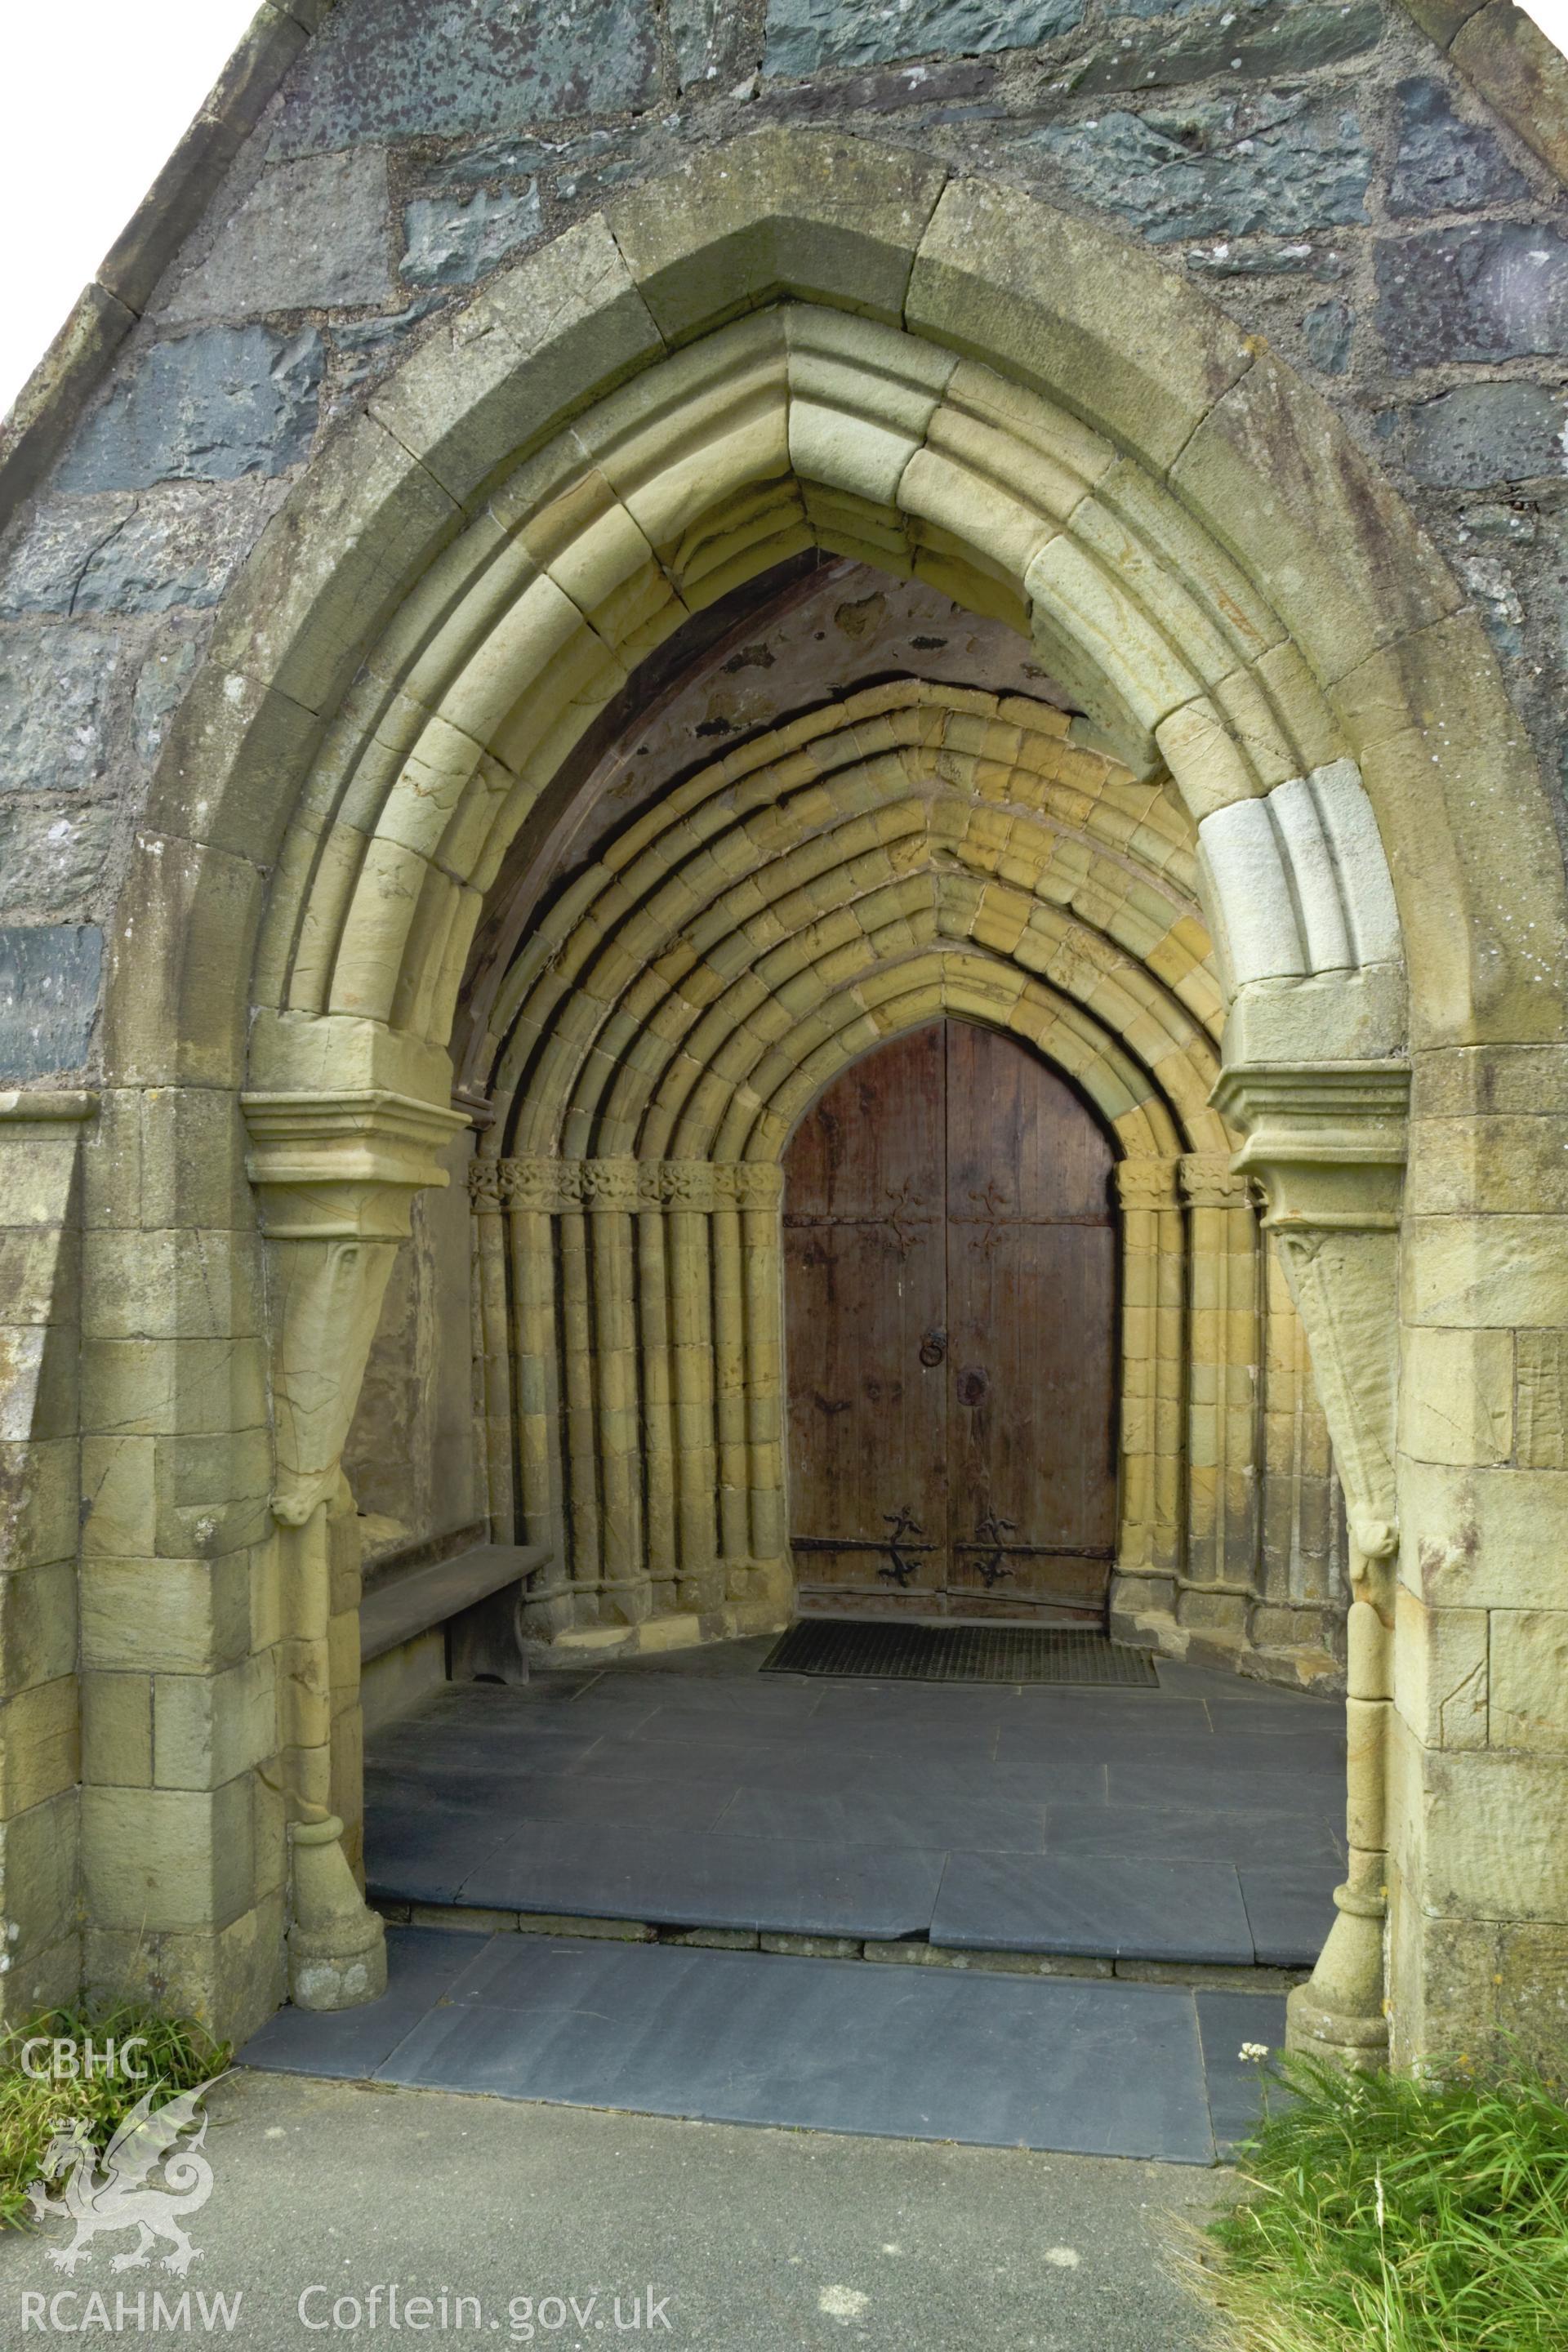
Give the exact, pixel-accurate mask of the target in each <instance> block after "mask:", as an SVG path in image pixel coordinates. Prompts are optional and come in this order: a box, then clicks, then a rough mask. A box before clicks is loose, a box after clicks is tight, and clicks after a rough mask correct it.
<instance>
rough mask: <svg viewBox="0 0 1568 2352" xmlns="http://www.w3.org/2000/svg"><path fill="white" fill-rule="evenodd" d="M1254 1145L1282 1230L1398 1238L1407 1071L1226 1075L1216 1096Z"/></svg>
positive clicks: (1331, 1065)
mask: <svg viewBox="0 0 1568 2352" xmlns="http://www.w3.org/2000/svg"><path fill="white" fill-rule="evenodd" d="M1211 1099H1212V1101H1213V1102H1214V1105H1215V1108H1216V1109H1217V1110H1218V1111H1219V1112H1220V1113H1221V1114H1222V1115H1223V1117H1224V1118H1226V1120H1227V1121H1228V1122H1229V1124H1230V1125H1231V1126H1232V1127H1234V1128H1237V1129H1240V1130H1241V1132H1242V1134H1243V1135H1244V1137H1245V1141H1244V1142H1243V1144H1242V1147H1241V1149H1240V1150H1239V1151H1238V1152H1237V1155H1236V1159H1235V1161H1234V1162H1233V1165H1234V1166H1235V1167H1237V1169H1245V1170H1247V1172H1248V1173H1249V1174H1251V1175H1254V1176H1256V1177H1257V1178H1258V1181H1259V1182H1260V1183H1261V1184H1262V1186H1263V1190H1264V1193H1265V1196H1266V1198H1267V1201H1268V1210H1267V1213H1266V1215H1265V1217H1264V1223H1265V1224H1267V1225H1270V1226H1272V1227H1274V1228H1276V1229H1279V1228H1281V1227H1285V1226H1290V1225H1300V1226H1310V1227H1312V1228H1314V1229H1316V1230H1318V1231H1320V1232H1325V1231H1329V1230H1331V1229H1333V1228H1342V1229H1343V1230H1345V1231H1348V1232H1352V1233H1366V1232H1371V1231H1376V1230H1383V1231H1386V1232H1390V1233H1392V1232H1394V1230H1395V1229H1396V1227H1397V1226H1398V1223H1399V1200H1400V1193H1401V1191H1402V1190H1403V1186H1404V1181H1405V1125H1406V1118H1407V1113H1408V1108H1409V1100H1410V1068H1409V1065H1408V1064H1407V1063H1405V1062H1273V1063H1266V1064H1256V1065H1253V1066H1249V1067H1241V1068H1237V1069H1229V1070H1222V1071H1221V1072H1220V1075H1219V1080H1218V1083H1217V1084H1216V1086H1215V1090H1214V1094H1213V1096H1212V1097H1211Z"/></svg>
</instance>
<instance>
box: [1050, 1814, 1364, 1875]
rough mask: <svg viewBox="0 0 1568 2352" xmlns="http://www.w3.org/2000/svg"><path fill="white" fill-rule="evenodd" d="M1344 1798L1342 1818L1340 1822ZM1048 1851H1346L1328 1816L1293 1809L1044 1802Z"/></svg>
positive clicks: (1182, 1856)
mask: <svg viewBox="0 0 1568 2352" xmlns="http://www.w3.org/2000/svg"><path fill="white" fill-rule="evenodd" d="M1343 1818H1344V1813H1343V1806H1341V1810H1340V1813H1339V1819H1340V1821H1343ZM1046 1851H1047V1853H1098V1854H1148V1855H1151V1856H1152V1857H1153V1858H1154V1859H1156V1860H1158V1859H1159V1858H1160V1857H1161V1856H1169V1857H1170V1858H1172V1859H1173V1860H1182V1861H1193V1862H1234V1863H1235V1864H1237V1868H1238V1869H1239V1868H1241V1867H1242V1866H1244V1865H1245V1864H1247V1863H1268V1862H1274V1861H1277V1860H1278V1858H1279V1855H1280V1854H1281V1853H1289V1854H1290V1855H1291V1856H1292V1857H1299V1858H1300V1861H1301V1862H1302V1864H1304V1865H1305V1864H1323V1863H1325V1862H1328V1861H1330V1860H1331V1859H1338V1858H1339V1857H1341V1856H1342V1852H1343V1846H1342V1832H1340V1831H1338V1830H1336V1827H1335V1824H1334V1820H1333V1818H1332V1817H1331V1816H1330V1815H1328V1814H1322V1815H1319V1814H1316V1813H1312V1812H1310V1811H1299V1810H1296V1809H1292V1810H1290V1811H1279V1810H1274V1811H1261V1810H1259V1811H1201V1810H1199V1809H1197V1808H1194V1807H1193V1806H1180V1807H1173V1806H1164V1805H1152V1804H1151V1805H1047V1808H1046Z"/></svg>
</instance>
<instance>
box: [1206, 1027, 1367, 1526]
mask: <svg viewBox="0 0 1568 2352" xmlns="http://www.w3.org/2000/svg"><path fill="white" fill-rule="evenodd" d="M1409 1087H1410V1073H1409V1069H1408V1067H1407V1066H1406V1065H1405V1063H1403V1062H1344V1063H1310V1064H1299V1063H1274V1064H1270V1065H1266V1066H1253V1067H1250V1068H1247V1067H1243V1068H1238V1069H1232V1070H1226V1071H1224V1072H1223V1073H1222V1074H1221V1076H1220V1079H1219V1083H1218V1085H1217V1086H1216V1087H1215V1090H1214V1097H1213V1098H1214V1101H1215V1105H1216V1107H1217V1108H1218V1109H1219V1110H1220V1111H1221V1112H1222V1113H1223V1114H1224V1116H1225V1118H1226V1119H1227V1120H1229V1121H1230V1123H1231V1124H1232V1126H1234V1127H1237V1128H1239V1129H1242V1130H1243V1132H1244V1134H1245V1137H1246V1140H1245V1141H1244V1142H1243V1144H1242V1147H1241V1149H1240V1150H1239V1151H1238V1152H1237V1155H1236V1160H1235V1163H1234V1164H1235V1165H1236V1167H1237V1168H1238V1169H1245V1170H1247V1171H1248V1172H1249V1173H1251V1174H1252V1175H1254V1176H1256V1177H1257V1179H1258V1181H1259V1183H1260V1184H1261V1185H1262V1188H1263V1192H1264V1195H1265V1198H1266V1200H1267V1202H1268V1207H1267V1211H1266V1213H1265V1216H1264V1223H1265V1224H1266V1225H1267V1226H1268V1228H1269V1230H1270V1231H1271V1232H1272V1233H1273V1234H1274V1237H1275V1239H1276V1241H1277V1243H1278V1244H1279V1258H1280V1263H1281V1265H1283V1267H1284V1270H1285V1276H1286V1279H1287V1281H1288V1282H1289V1286H1290V1290H1291V1295H1292V1296H1293V1297H1294V1298H1295V1301H1296V1305H1297V1307H1298V1309H1299V1310H1300V1316H1301V1320H1302V1323H1303V1324H1304V1326H1305V1327H1306V1332H1307V1340H1308V1344H1309V1346H1310V1349H1311V1354H1312V1368H1313V1370H1314V1372H1315V1373H1316V1376H1317V1382H1318V1393H1319V1396H1320V1398H1321V1402H1322V1407H1323V1412H1324V1415H1325V1417H1326V1418H1327V1421H1328V1424H1329V1434H1330V1436H1331V1438H1332V1440H1333V1448H1334V1459H1335V1462H1336V1464H1337V1465H1338V1468H1339V1473H1340V1476H1341V1479H1342V1482H1343V1485H1344V1489H1345V1499H1346V1501H1347V1503H1348V1505H1349V1507H1350V1517H1351V1527H1352V1537H1353V1538H1354V1541H1355V1545H1356V1549H1357V1551H1358V1553H1359V1554H1360V1555H1361V1556H1362V1557H1363V1559H1387V1558H1389V1557H1390V1556H1391V1555H1392V1553H1393V1552H1394V1549H1395V1547H1396V1544H1397V1541H1398V1538H1397V1533H1396V1528H1397V1518H1396V1513H1395V1507H1394V1397H1395V1383H1396V1381H1397V1376H1398V1359H1397V1334H1398V1321H1399V1317H1398V1247H1399V1242H1398V1227H1399V1204H1400V1195H1401V1192H1402V1189H1403V1184H1404V1176H1405V1114H1406V1106H1407V1103H1408V1098H1409Z"/></svg>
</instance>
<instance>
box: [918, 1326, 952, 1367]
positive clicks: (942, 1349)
mask: <svg viewBox="0 0 1568 2352" xmlns="http://www.w3.org/2000/svg"><path fill="white" fill-rule="evenodd" d="M946 1359H947V1333H946V1332H945V1331H928V1332H927V1333H926V1335H925V1338H924V1339H922V1340H921V1363H922V1364H923V1365H924V1366H925V1368H926V1370H927V1371H928V1372H931V1371H934V1370H936V1367H937V1366H938V1364H941V1363H944V1362H945V1361H946Z"/></svg>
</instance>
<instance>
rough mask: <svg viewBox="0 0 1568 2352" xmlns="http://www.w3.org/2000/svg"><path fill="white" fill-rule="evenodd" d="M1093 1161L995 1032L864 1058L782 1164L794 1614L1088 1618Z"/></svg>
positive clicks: (1092, 1610)
mask: <svg viewBox="0 0 1568 2352" xmlns="http://www.w3.org/2000/svg"><path fill="white" fill-rule="evenodd" d="M1112 1159H1113V1155H1112V1153H1111V1150H1110V1145H1109V1143H1108V1141H1107V1139H1106V1137H1105V1135H1104V1133H1103V1132H1102V1130H1101V1129H1100V1127H1099V1125H1098V1124H1097V1123H1096V1121H1095V1120H1094V1118H1092V1117H1091V1115H1090V1114H1089V1112H1088V1111H1087V1110H1086V1109H1085V1108H1084V1107H1083V1105H1082V1104H1081V1103H1080V1102H1079V1098H1078V1097H1077V1096H1076V1095H1075V1094H1074V1093H1073V1092H1072V1090H1071V1088H1070V1087H1068V1086H1067V1085H1066V1084H1065V1083H1064V1082H1063V1080H1061V1079H1060V1078H1058V1076H1056V1075H1055V1074H1054V1072H1052V1071H1051V1070H1050V1069H1049V1068H1048V1067H1047V1066H1046V1065H1045V1064H1044V1063H1043V1062H1041V1061H1040V1060H1039V1059H1038V1058H1037V1056H1036V1055H1033V1054H1031V1053H1030V1052H1029V1051H1028V1050H1027V1049H1026V1047H1025V1046H1023V1045H1018V1044H1016V1042H1015V1041H1014V1040H1013V1039H1012V1038H1010V1037H1006V1036H1003V1035H999V1034H995V1033H994V1032H992V1031H990V1030H986V1029H980V1028H976V1027H973V1026H971V1025H970V1024H967V1023H963V1022H938V1023H933V1024H931V1026H930V1027H928V1028H924V1029H921V1030H917V1031H915V1032H914V1033H912V1034H910V1035H909V1036H906V1037H902V1038H900V1039H899V1040H898V1041H897V1042H896V1043H894V1044H891V1045H886V1046H884V1047H882V1048H881V1049H880V1050H879V1051H878V1052H876V1053H873V1054H871V1055H868V1057H867V1058H866V1059H865V1060H864V1061H861V1062H859V1063H857V1064H856V1066H855V1067H854V1068H853V1069H851V1070H849V1071H848V1072H847V1073H846V1075H845V1076H843V1077H842V1078H840V1079H838V1080H837V1083H836V1084H835V1085H834V1086H832V1087H830V1088H829V1089H828V1091H827V1092H826V1094H825V1095H824V1096H823V1097H822V1099H821V1100H820V1101H819V1102H818V1103H817V1105H816V1108H815V1109H814V1110H813V1111H811V1112H810V1113H809V1115H808V1116H807V1117H806V1118H805V1120H804V1121H803V1122H802V1124H801V1126H800V1128H799V1129H798V1130H797V1131H796V1134H795V1139H794V1140H793V1141H792V1143H791V1145H790V1148H789V1151H788V1154H787V1157H786V1159H785V1162H784V1268H785V1275H784V1280H785V1303H786V1316H785V1322H786V1332H787V1347H788V1380H789V1495H790V1535H791V1544H792V1549H793V1553H794V1559H795V1580H796V1586H797V1591H798V1594H799V1600H800V1605H801V1608H802V1610H803V1611H804V1612H806V1613H823V1612H841V1613H845V1614H854V1615H869V1614H875V1615H882V1614H894V1615H906V1614H907V1615H910V1616H915V1617H927V1618H930V1617H944V1616H946V1617H967V1618H983V1617H1012V1618H1025V1619H1030V1620H1033V1621H1035V1622H1046V1623H1052V1622H1055V1623H1061V1624H1084V1623H1090V1624H1097V1623H1100V1622H1102V1620H1103V1617H1104V1612H1105V1600H1106V1592H1107V1589H1108V1586H1109V1582H1110V1562H1111V1559H1112V1556H1113V1549H1114V1543H1115V1527H1116V1362H1117V1346H1116V1270H1117V1269H1116V1256H1117V1253H1116V1223H1115V1215H1114V1211H1113V1209H1112V1206H1111V1167H1112Z"/></svg>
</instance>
